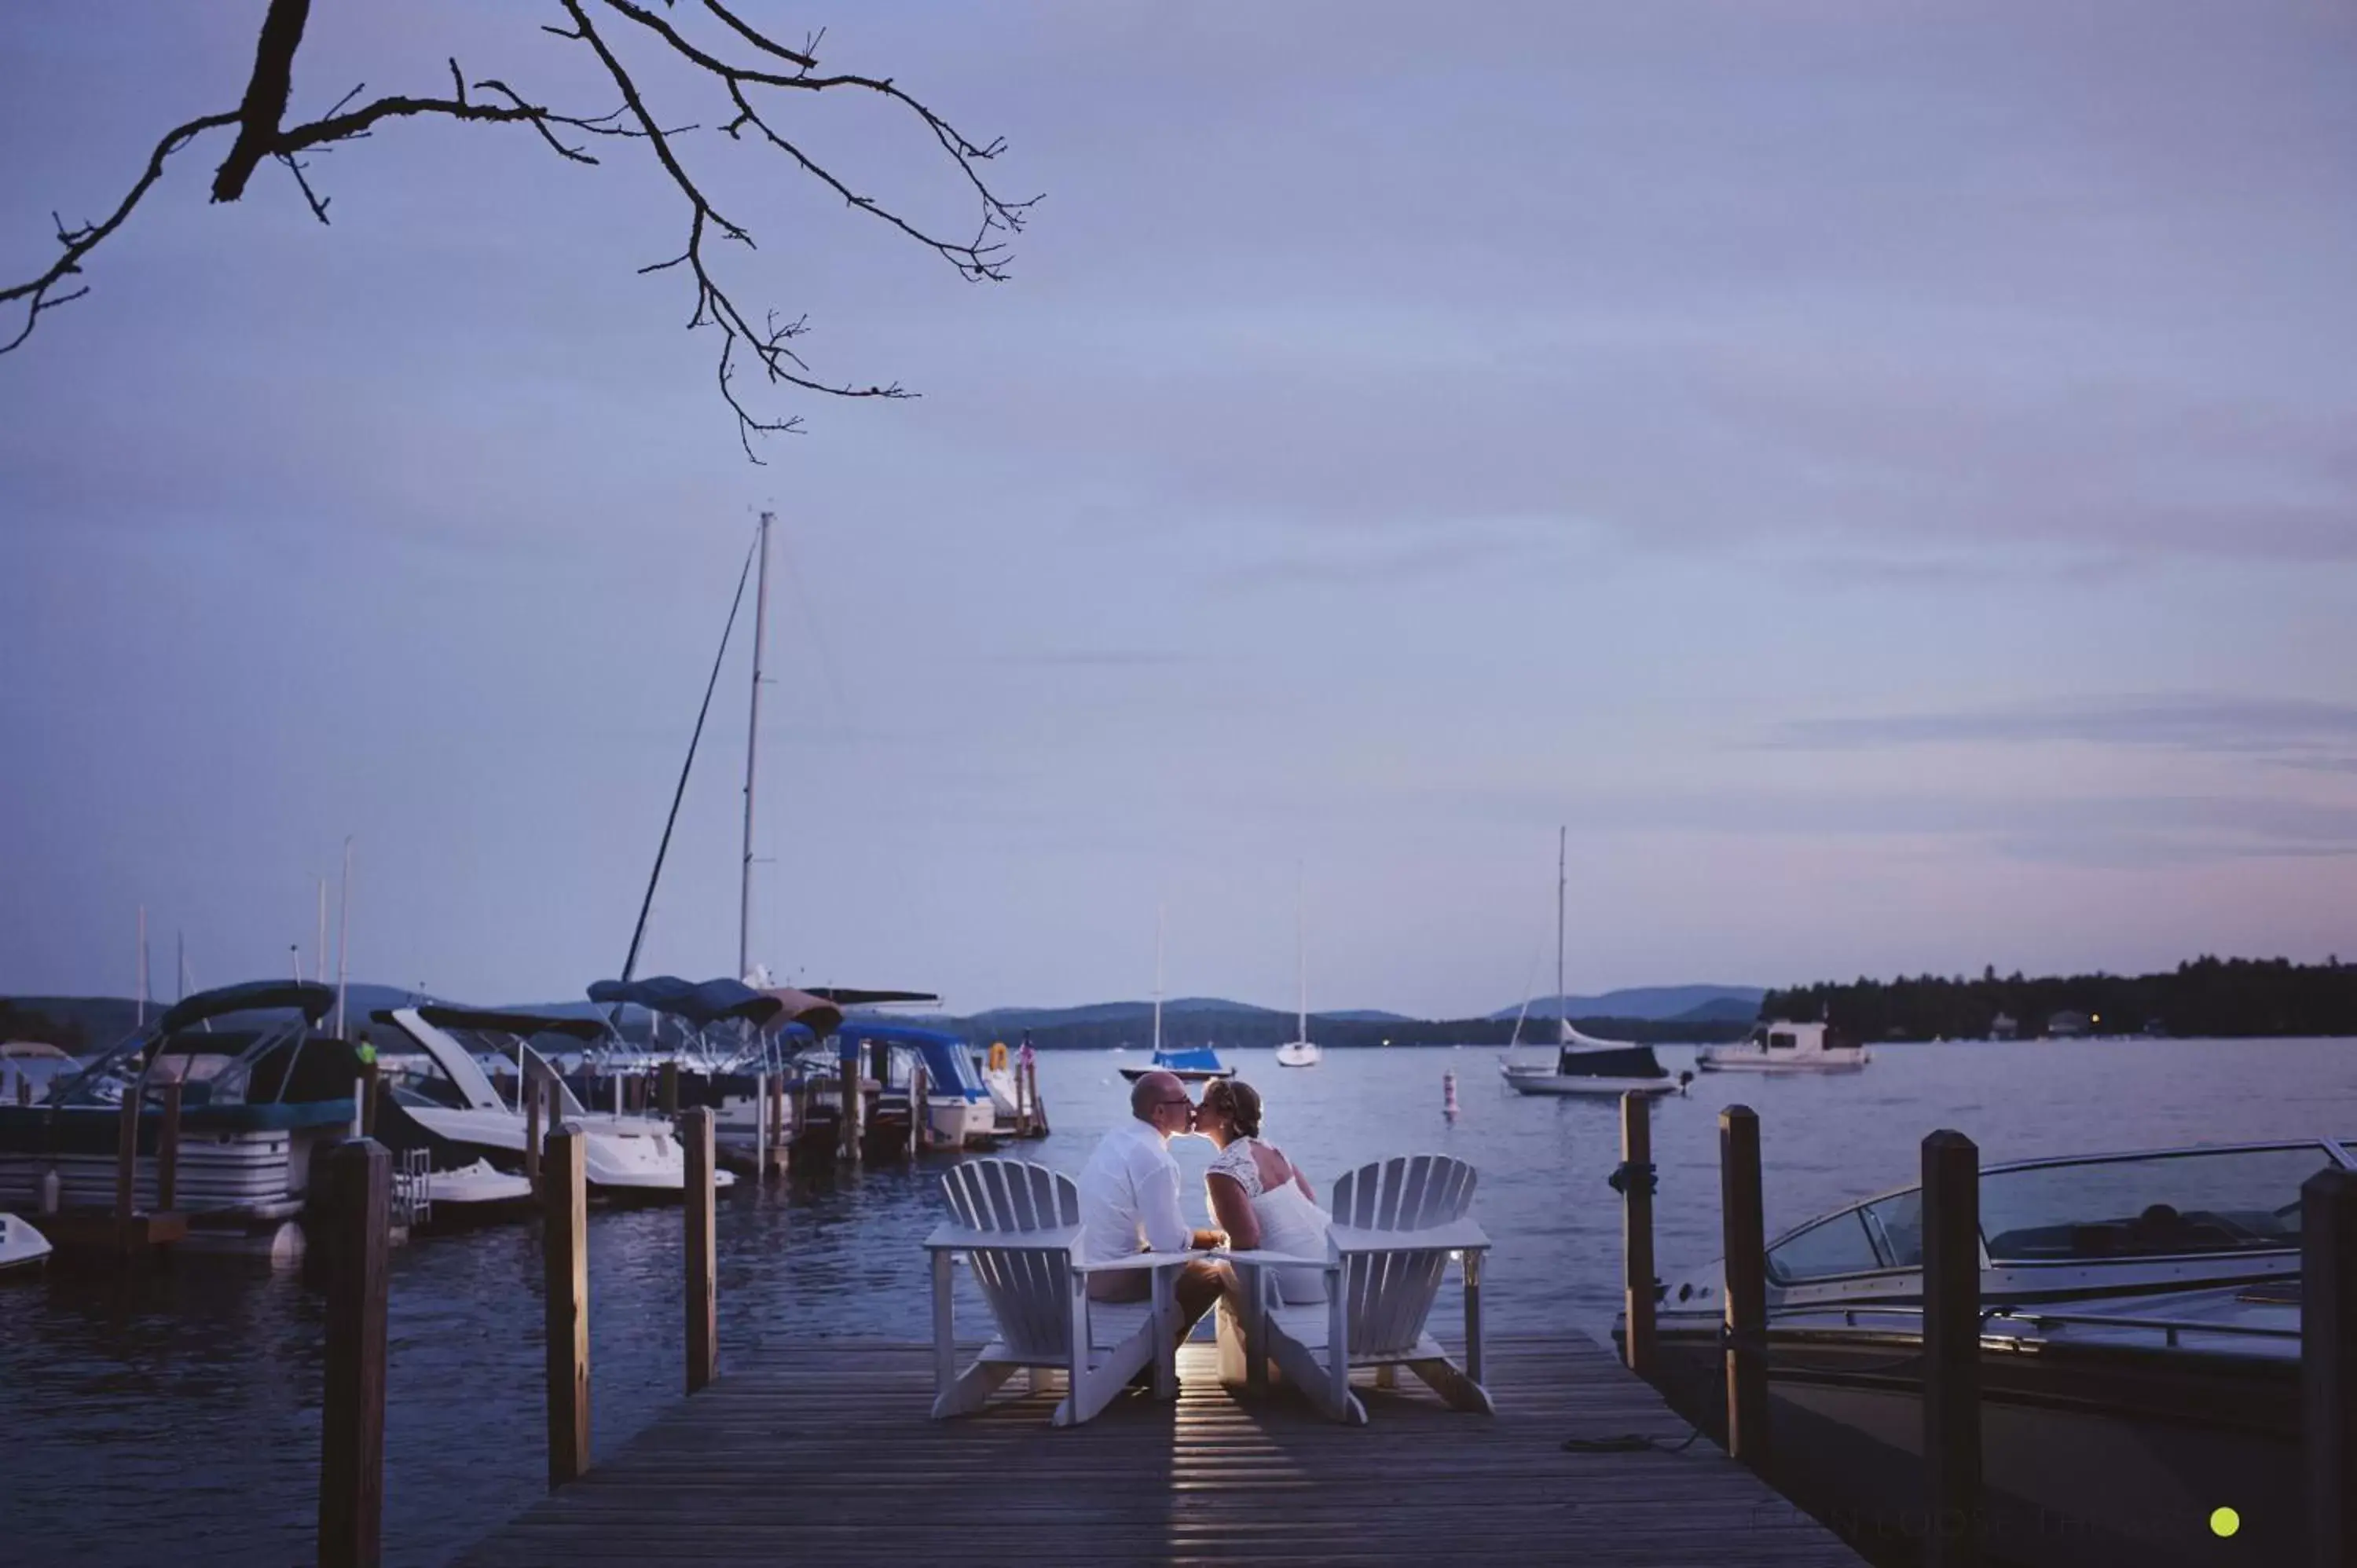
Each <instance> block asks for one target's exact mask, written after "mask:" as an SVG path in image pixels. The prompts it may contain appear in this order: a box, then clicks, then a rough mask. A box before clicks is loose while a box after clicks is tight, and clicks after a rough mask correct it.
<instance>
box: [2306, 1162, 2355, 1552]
mask: <svg viewBox="0 0 2357 1568" xmlns="http://www.w3.org/2000/svg"><path fill="white" fill-rule="evenodd" d="M2299 1208H2300V1223H2299V1251H2300V1286H2299V1291H2300V1305H2299V1384H2300V1414H2301V1423H2302V1439H2303V1445H2304V1447H2305V1448H2306V1451H2307V1458H2308V1535H2309V1562H2310V1563H2315V1564H2317V1565H2318V1568H2327V1565H2330V1568H2341V1564H2343V1563H2348V1562H2349V1561H2350V1559H2351V1557H2352V1554H2357V1173H2352V1172H2349V1171H2343V1170H2324V1171H2319V1172H2317V1173H2316V1174H2315V1175H2314V1176H2310V1177H2309V1178H2308V1180H2307V1181H2305V1182H2304V1183H2302V1184H2301V1185H2300V1189H2299Z"/></svg>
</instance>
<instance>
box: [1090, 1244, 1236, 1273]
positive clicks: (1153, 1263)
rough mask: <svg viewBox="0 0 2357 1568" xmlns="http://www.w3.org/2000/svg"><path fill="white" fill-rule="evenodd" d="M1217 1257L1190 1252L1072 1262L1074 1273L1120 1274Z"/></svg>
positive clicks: (1143, 1254) (1140, 1254)
mask: <svg viewBox="0 0 2357 1568" xmlns="http://www.w3.org/2000/svg"><path fill="white" fill-rule="evenodd" d="M1215 1256H1217V1254H1216V1253H1212V1252H1206V1251H1192V1250H1190V1251H1184V1252H1132V1253H1131V1254H1130V1255H1129V1256H1127V1257H1125V1258H1109V1259H1106V1260H1104V1261H1103V1262H1084V1261H1083V1260H1082V1259H1080V1258H1077V1257H1076V1258H1074V1259H1073V1260H1072V1273H1076V1274H1118V1273H1127V1272H1128V1271H1130V1270H1133V1269H1168V1268H1172V1267H1175V1266H1177V1265H1178V1264H1180V1263H1191V1262H1194V1261H1195V1260H1196V1259H1198V1258H1210V1257H1215Z"/></svg>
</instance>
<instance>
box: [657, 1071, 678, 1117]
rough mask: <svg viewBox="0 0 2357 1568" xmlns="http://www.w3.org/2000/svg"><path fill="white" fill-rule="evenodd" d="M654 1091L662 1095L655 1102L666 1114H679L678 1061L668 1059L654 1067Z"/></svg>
mask: <svg viewBox="0 0 2357 1568" xmlns="http://www.w3.org/2000/svg"><path fill="white" fill-rule="evenodd" d="M655 1085H656V1089H655V1092H656V1093H657V1094H659V1095H660V1096H662V1098H661V1099H659V1100H658V1101H656V1103H657V1104H658V1105H660V1106H662V1113H663V1114H664V1115H666V1116H676V1115H678V1114H679V1063H677V1062H675V1061H669V1062H665V1063H663V1064H662V1067H661V1068H659V1069H656V1078H655Z"/></svg>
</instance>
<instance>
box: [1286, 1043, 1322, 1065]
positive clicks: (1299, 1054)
mask: <svg viewBox="0 0 2357 1568" xmlns="http://www.w3.org/2000/svg"><path fill="white" fill-rule="evenodd" d="M1325 1058H1326V1053H1325V1052H1324V1051H1323V1050H1321V1049H1320V1048H1318V1047H1317V1046H1316V1045H1314V1044H1309V1043H1307V1042H1303V1041H1296V1042H1295V1043H1293V1044H1291V1045H1285V1046H1279V1047H1276V1065H1277V1066H1279V1067H1316V1066H1317V1065H1318V1063H1319V1062H1321V1061H1323V1060H1325Z"/></svg>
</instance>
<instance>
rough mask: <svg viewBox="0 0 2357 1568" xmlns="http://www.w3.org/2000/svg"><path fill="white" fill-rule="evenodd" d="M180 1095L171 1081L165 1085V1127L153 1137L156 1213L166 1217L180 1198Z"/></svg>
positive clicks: (176, 1205)
mask: <svg viewBox="0 0 2357 1568" xmlns="http://www.w3.org/2000/svg"><path fill="white" fill-rule="evenodd" d="M180 1094H181V1084H180V1080H179V1079H177V1078H176V1079H171V1080H170V1081H169V1082H167V1083H166V1084H165V1085H164V1125H163V1126H162V1127H161V1128H160V1129H158V1130H157V1132H156V1213H158V1214H169V1213H171V1212H172V1210H173V1209H174V1208H176V1207H178V1203H179V1198H180Z"/></svg>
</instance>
